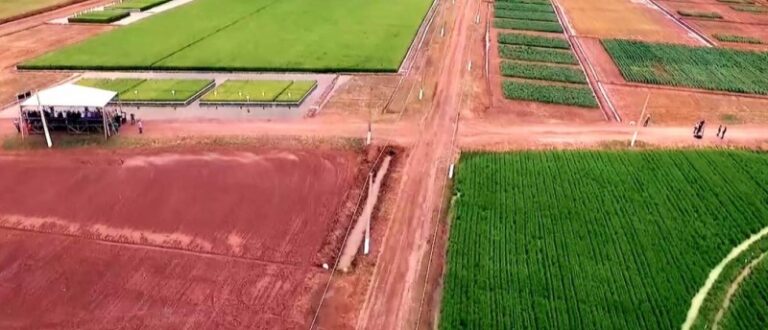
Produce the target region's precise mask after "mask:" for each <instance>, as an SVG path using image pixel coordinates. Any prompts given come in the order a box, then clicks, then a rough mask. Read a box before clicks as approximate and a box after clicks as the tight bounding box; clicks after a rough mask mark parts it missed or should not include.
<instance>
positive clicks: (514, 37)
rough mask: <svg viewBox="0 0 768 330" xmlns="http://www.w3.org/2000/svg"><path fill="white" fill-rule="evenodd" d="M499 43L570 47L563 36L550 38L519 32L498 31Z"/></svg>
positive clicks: (559, 47)
mask: <svg viewBox="0 0 768 330" xmlns="http://www.w3.org/2000/svg"><path fill="white" fill-rule="evenodd" d="M499 43H500V44H507V45H521V46H533V47H544V48H558V49H570V48H571V45H570V44H569V43H568V41H567V40H565V39H563V38H550V37H542V36H534V35H528V34H520V33H500V34H499Z"/></svg>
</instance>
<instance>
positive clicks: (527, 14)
mask: <svg viewBox="0 0 768 330" xmlns="http://www.w3.org/2000/svg"><path fill="white" fill-rule="evenodd" d="M494 16H496V18H513V19H524V20H529V21H543V22H558V20H557V15H555V14H554V13H544V12H536V11H517V10H507V9H497V10H496V12H495V13H494Z"/></svg>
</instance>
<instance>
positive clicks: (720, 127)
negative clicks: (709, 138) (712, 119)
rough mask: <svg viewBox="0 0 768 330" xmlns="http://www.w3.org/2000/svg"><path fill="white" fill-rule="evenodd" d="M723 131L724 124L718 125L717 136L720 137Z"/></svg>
mask: <svg viewBox="0 0 768 330" xmlns="http://www.w3.org/2000/svg"><path fill="white" fill-rule="evenodd" d="M722 131H723V125H720V126H718V127H717V135H716V136H717V137H720V132H722Z"/></svg>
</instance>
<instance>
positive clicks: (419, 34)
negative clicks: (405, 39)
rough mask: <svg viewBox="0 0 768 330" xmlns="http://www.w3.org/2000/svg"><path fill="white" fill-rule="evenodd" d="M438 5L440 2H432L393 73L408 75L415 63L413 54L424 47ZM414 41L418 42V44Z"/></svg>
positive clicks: (436, 0) (434, 0) (435, 0)
mask: <svg viewBox="0 0 768 330" xmlns="http://www.w3.org/2000/svg"><path fill="white" fill-rule="evenodd" d="M439 3H440V0H433V1H432V5H431V6H430V7H429V10H428V11H427V12H426V13H425V14H424V17H422V18H421V24H419V29H418V30H416V34H414V35H413V40H412V41H411V46H410V47H408V51H407V52H406V53H405V56H403V60H402V61H401V62H400V67H399V68H398V69H397V70H396V71H395V72H394V73H408V71H411V68H412V67H413V63H414V62H415V58H414V57H415V56H416V55H415V54H418V53H419V50H420V49H421V47H422V46H423V45H424V39H426V36H427V34H428V33H427V32H429V27H430V26H431V25H432V21H433V20H434V18H435V13H436V12H437V6H438V5H439ZM416 40H418V42H417V41H416ZM406 66H407V67H408V68H407V69H405V67H406Z"/></svg>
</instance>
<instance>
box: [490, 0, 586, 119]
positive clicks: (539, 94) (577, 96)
mask: <svg viewBox="0 0 768 330" xmlns="http://www.w3.org/2000/svg"><path fill="white" fill-rule="evenodd" d="M494 16H495V19H494V21H493V22H494V23H493V24H494V27H495V28H496V29H498V30H500V31H502V32H500V33H499V36H498V44H499V57H500V58H501V63H500V73H501V76H502V77H504V78H505V79H504V80H502V86H501V88H502V92H503V94H504V97H506V98H507V99H513V100H523V101H534V102H543V103H552V104H562V105H571V106H578V107H584V108H596V107H597V106H598V104H597V101H596V99H595V97H594V95H593V93H592V90H591V89H590V87H589V86H588V85H587V83H588V82H587V78H586V75H585V74H584V72H583V71H582V70H581V67H580V66H579V62H578V60H577V58H576V56H575V55H574V54H573V52H571V49H570V48H571V47H570V44H569V43H568V41H567V40H566V39H565V38H564V36H563V27H562V26H561V25H560V22H559V21H558V18H557V15H556V14H555V10H554V8H553V7H552V4H550V3H549V2H548V1H543V0H501V1H498V2H496V3H495V5H494ZM531 32H534V33H539V34H541V35H535V34H531Z"/></svg>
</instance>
